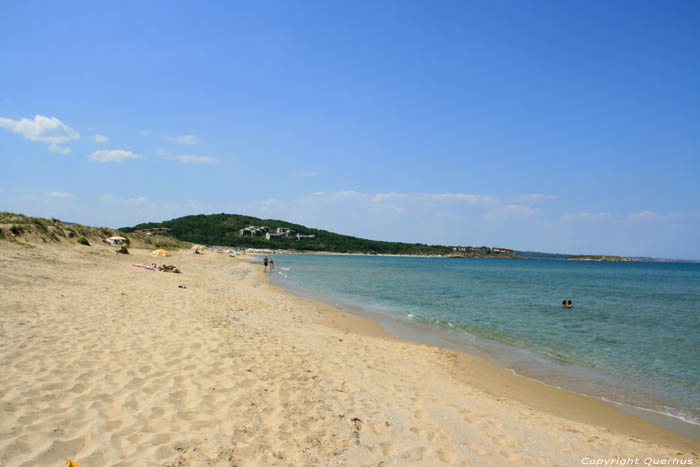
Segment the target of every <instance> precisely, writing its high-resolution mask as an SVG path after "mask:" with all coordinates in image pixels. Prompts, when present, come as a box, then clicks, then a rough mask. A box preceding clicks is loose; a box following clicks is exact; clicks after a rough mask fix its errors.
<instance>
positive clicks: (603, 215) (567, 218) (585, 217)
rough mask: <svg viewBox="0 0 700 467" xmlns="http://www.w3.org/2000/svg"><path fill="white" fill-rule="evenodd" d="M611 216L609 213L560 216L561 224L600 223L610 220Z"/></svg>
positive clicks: (573, 213)
mask: <svg viewBox="0 0 700 467" xmlns="http://www.w3.org/2000/svg"><path fill="white" fill-rule="evenodd" d="M611 218H612V215H611V214H610V213H609V212H587V211H584V212H571V213H568V214H564V215H563V216H561V220H562V222H574V221H602V220H607V219H611Z"/></svg>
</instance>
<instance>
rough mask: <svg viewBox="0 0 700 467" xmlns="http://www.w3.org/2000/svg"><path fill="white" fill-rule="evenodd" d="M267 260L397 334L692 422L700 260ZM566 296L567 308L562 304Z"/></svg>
mask: <svg viewBox="0 0 700 467" xmlns="http://www.w3.org/2000/svg"><path fill="white" fill-rule="evenodd" d="M275 263H276V266H277V268H276V270H275V271H274V272H275V273H274V274H272V281H273V283H274V284H276V285H279V286H282V287H284V288H285V289H287V290H289V291H291V292H292V293H296V294H298V295H303V296H306V297H308V298H314V299H320V300H322V301H325V302H328V303H332V304H334V305H337V306H339V307H340V308H343V309H345V310H347V311H350V312H355V313H358V314H364V315H366V316H369V317H371V318H374V319H375V320H377V321H379V322H380V324H382V326H383V327H385V329H386V330H387V331H389V332H392V333H394V334H397V335H400V336H402V337H408V338H410V339H414V340H418V341H421V342H426V343H435V344H438V345H443V346H444V345H447V346H449V347H452V348H456V349H459V350H466V351H471V352H476V353H479V354H482V355H485V356H487V357H488V358H489V359H491V360H493V361H495V362H496V363H499V364H502V365H504V366H506V367H508V368H511V369H512V370H514V371H515V372H516V373H518V374H522V375H524V376H527V377H531V378H533V379H536V380H539V381H542V382H545V383H547V384H551V385H554V386H559V387H563V388H565V389H569V390H573V391H574V392H578V393H581V394H586V395H590V396H594V397H600V398H603V399H606V400H609V401H612V402H618V403H622V404H625V405H628V406H632V407H638V408H642V409H645V410H649V411H652V412H650V413H660V414H666V415H670V416H672V417H676V418H677V419H679V420H683V421H685V422H688V423H691V424H698V423H700V265H698V264H681V263H593V262H573V261H552V260H508V259H446V258H409V257H371V256H350V255H283V256H277V257H276V261H275ZM564 299H571V300H572V301H573V303H574V308H573V309H562V308H561V302H562V300H564ZM434 341H440V342H434ZM696 427H697V425H696ZM692 431H696V430H695V429H693V430H692ZM694 437H697V436H694Z"/></svg>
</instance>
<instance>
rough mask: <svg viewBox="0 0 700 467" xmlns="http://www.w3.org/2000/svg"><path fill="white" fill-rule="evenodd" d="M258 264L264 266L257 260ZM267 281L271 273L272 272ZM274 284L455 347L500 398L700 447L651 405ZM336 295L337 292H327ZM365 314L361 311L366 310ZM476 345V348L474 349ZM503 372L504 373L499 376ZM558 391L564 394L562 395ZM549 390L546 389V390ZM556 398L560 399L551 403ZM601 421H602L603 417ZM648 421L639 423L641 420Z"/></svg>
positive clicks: (388, 335) (693, 428)
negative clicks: (522, 369) (552, 377)
mask: <svg viewBox="0 0 700 467" xmlns="http://www.w3.org/2000/svg"><path fill="white" fill-rule="evenodd" d="M256 266H259V265H256ZM267 279H268V282H270V281H271V279H272V278H271V277H269V276H268V278H267ZM269 285H270V286H271V287H275V288H277V289H279V291H280V292H281V293H288V294H290V295H292V296H295V297H298V298H301V299H304V300H309V301H311V302H319V303H322V304H323V305H325V306H327V307H329V308H330V310H331V311H332V312H337V313H345V314H349V315H351V316H355V317H357V318H361V319H365V320H369V321H370V322H371V323H372V325H373V326H376V327H378V328H379V329H380V330H381V332H380V333H379V335H377V334H376V332H375V333H374V335H375V336H376V337H380V338H384V339H398V340H400V341H406V342H410V343H413V344H418V345H428V346H431V347H437V348H441V349H445V350H448V351H451V352H454V358H455V365H456V367H457V368H458V369H459V370H458V371H460V372H464V375H469V374H470V373H471V372H470V371H469V370H468V369H469V368H472V367H474V366H478V367H481V369H480V370H479V374H480V375H489V377H488V378H485V379H478V378H477V379H475V378H471V377H470V376H461V377H460V376H458V378H460V379H462V380H463V382H464V383H465V384H469V385H475V386H478V387H480V388H481V389H483V390H486V391H488V392H490V393H492V394H493V395H496V396H498V397H507V398H509V399H513V400H517V401H519V402H522V403H524V404H527V405H531V406H534V407H536V408H538V409H540V410H545V411H547V412H549V413H552V414H554V415H558V416H563V417H565V418H570V419H572V420H575V421H578V422H583V423H594V424H601V426H603V427H606V428H611V427H612V428H614V429H617V430H621V431H623V432H626V433H627V434H629V435H630V436H639V437H649V436H653V437H657V436H660V437H659V438H656V439H659V440H664V441H668V440H670V439H672V438H673V437H674V436H679V437H681V438H684V439H682V441H681V444H679V445H678V446H679V447H681V446H683V448H685V449H688V447H689V446H692V445H694V444H695V445H696V446H698V447H700V438H698V436H700V426H698V425H697V424H694V423H692V422H688V421H685V420H682V419H680V418H678V417H674V416H672V415H668V414H663V413H658V412H654V411H653V410H650V409H644V408H640V407H634V406H630V405H626V404H622V403H619V402H615V401H610V400H605V399H603V398H601V397H598V396H592V395H587V394H583V393H579V392H575V391H572V390H570V389H567V388H564V387H559V386H555V385H553V384H549V383H547V382H543V381H540V380H538V379H536V378H533V377H530V376H527V375H525V374H519V373H518V372H517V371H516V370H514V369H512V368H509V367H507V366H505V365H503V364H501V363H498V362H494V361H493V360H491V359H490V358H488V357H487V356H486V352H485V351H484V349H480V348H479V347H478V344H477V346H476V352H474V349H468V350H465V346H464V345H461V344H460V343H459V342H457V341H453V340H451V339H449V338H448V337H447V336H446V335H444V334H443V333H442V332H441V330H437V329H432V328H431V327H429V326H423V325H420V324H418V323H410V322H404V321H400V320H397V319H393V318H391V317H387V316H382V315H380V314H379V313H372V312H370V311H369V310H368V309H361V311H360V309H359V308H358V309H354V307H353V308H349V307H340V306H339V305H338V304H335V305H334V304H332V303H330V302H327V301H324V300H322V298H321V297H320V296H319V297H314V298H309V297H304V296H303V295H297V294H296V293H295V292H300V291H298V290H296V289H293V288H285V287H284V286H282V285H277V284H274V283H271V282H270V284H269ZM328 298H329V299H330V298H332V296H328ZM363 311H364V312H365V313H362V312H363ZM470 350H472V351H470ZM495 374H498V375H499V376H495ZM509 387H512V388H517V389H514V390H507V391H506V390H504V389H503V388H509ZM558 391H560V392H561V393H564V394H566V395H564V394H560V393H559V392H558ZM543 393H544V394H543ZM551 401H557V402H555V403H552V402H551ZM579 404H583V405H585V407H584V408H580V409H579V408H577V409H575V410H571V409H570V408H569V407H568V405H579ZM601 420H602V422H601ZM642 422H643V423H644V424H648V425H647V426H643V427H642V426H638V425H640V424H642Z"/></svg>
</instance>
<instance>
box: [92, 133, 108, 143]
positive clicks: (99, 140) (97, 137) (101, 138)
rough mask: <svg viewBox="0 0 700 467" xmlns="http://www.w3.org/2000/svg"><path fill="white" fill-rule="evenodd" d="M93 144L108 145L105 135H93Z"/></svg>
mask: <svg viewBox="0 0 700 467" xmlns="http://www.w3.org/2000/svg"><path fill="white" fill-rule="evenodd" d="M95 142H96V143H109V138H107V137H106V136H105V135H95Z"/></svg>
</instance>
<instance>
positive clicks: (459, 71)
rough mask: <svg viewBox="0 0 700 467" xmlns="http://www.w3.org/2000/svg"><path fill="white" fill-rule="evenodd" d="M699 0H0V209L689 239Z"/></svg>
mask: <svg viewBox="0 0 700 467" xmlns="http://www.w3.org/2000/svg"><path fill="white" fill-rule="evenodd" d="M699 49H700V3H698V2H696V1H672V2H646V1H633V2H632V1H630V2H624V1H618V2H590V1H582V2H574V1H571V2H555V1H552V2H526V3H523V2H515V1H504V2H499V1H495V2H494V1H488V2H462V1H458V2H447V1H441V2H427V1H426V2H405V1H401V2H311V1H308V2H190V3H180V2H85V3H81V2H32V1H27V2H0V161H1V162H2V167H3V170H2V171H0V209H3V210H11V211H16V212H22V213H26V214H29V215H34V216H44V217H58V218H61V219H64V220H67V221H74V222H80V223H84V224H91V225H108V226H112V227H119V226H125V225H133V224H136V223H139V222H144V221H160V220H166V219H170V218H173V217H179V216H182V215H187V214H200V213H219V212H230V213H241V214H250V215H255V216H260V217H269V218H279V219H284V220H289V221H294V222H298V223H302V224H306V225H309V226H313V227H320V228H326V229H329V230H333V231H336V232H340V233H346V234H352V235H357V236H362V237H368V238H374V239H382V240H397V241H419V242H426V243H440V244H465V245H472V244H486V245H492V246H504V247H511V248H516V249H529V250H540V251H551V252H567V253H592V254H593V253H601V254H602V253H608V254H621V255H649V256H665V257H684V258H700V241H699V240H700V235H699V234H698V232H699V231H700V183H698V174H699V173H700V84H698V83H700V53H698V50H699Z"/></svg>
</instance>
